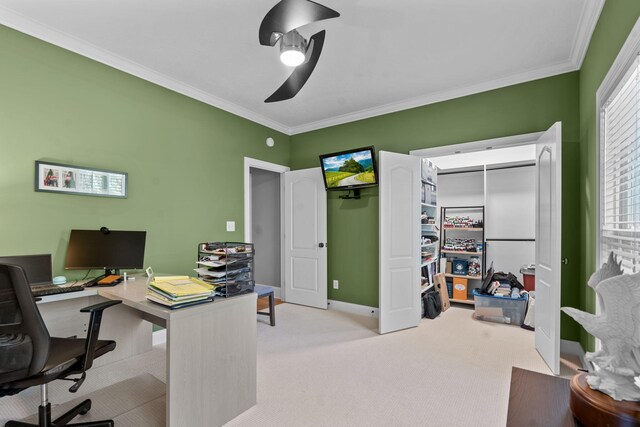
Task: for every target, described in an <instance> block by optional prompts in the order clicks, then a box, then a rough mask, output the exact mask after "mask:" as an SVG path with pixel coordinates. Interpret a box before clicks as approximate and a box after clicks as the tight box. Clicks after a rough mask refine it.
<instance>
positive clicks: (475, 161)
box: [410, 123, 562, 374]
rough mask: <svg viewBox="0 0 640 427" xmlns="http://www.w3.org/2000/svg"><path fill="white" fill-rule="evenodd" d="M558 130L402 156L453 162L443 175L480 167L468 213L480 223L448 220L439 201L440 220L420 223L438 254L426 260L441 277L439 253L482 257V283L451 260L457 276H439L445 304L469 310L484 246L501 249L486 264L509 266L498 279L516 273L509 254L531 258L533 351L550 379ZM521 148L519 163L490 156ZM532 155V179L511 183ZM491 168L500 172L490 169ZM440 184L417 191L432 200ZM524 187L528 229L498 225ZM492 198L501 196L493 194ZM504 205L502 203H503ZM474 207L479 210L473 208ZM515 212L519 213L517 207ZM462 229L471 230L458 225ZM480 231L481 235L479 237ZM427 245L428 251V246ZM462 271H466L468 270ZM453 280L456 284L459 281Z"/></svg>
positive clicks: (556, 350)
mask: <svg viewBox="0 0 640 427" xmlns="http://www.w3.org/2000/svg"><path fill="white" fill-rule="evenodd" d="M561 130H562V125H561V123H556V124H554V125H553V126H551V128H549V129H548V130H547V131H546V132H543V133H536V134H527V135H519V136H514V137H506V138H498V139H493V140H486V141H477V142H471V143H466V144H458V145H455V146H446V147H437V148H432V149H424V150H414V151H412V152H411V153H410V154H412V155H415V156H419V157H423V158H428V159H429V162H428V164H431V162H433V161H435V163H436V164H438V158H439V157H442V158H443V160H452V156H455V158H454V160H453V162H451V161H449V165H450V167H451V170H450V172H469V169H470V168H473V167H476V168H477V167H478V166H480V165H481V166H482V176H481V178H482V187H483V197H482V200H481V201H482V203H481V204H478V206H474V207H475V208H479V209H481V215H482V218H480V219H479V220H478V219H477V218H471V217H469V216H467V217H453V216H452V217H449V215H448V214H447V212H446V210H445V208H444V207H443V206H442V205H441V203H442V202H441V201H439V202H438V205H440V206H438V207H440V208H441V209H440V210H439V215H440V218H439V219H437V220H435V221H434V219H433V215H431V216H429V215H427V219H430V220H431V221H432V222H431V223H432V224H438V223H439V224H440V236H439V240H441V241H440V242H439V245H436V246H437V247H440V248H441V253H434V254H431V257H433V259H437V261H439V262H438V264H439V265H440V270H441V271H442V269H443V268H448V261H447V264H444V263H440V262H441V260H440V259H439V258H440V257H441V256H442V255H444V254H445V252H446V258H447V260H448V258H449V255H450V254H452V255H454V256H458V255H461V254H465V255H466V254H468V255H478V254H479V253H480V254H482V256H483V258H485V259H484V260H483V265H482V266H481V270H480V271H481V272H482V275H477V273H474V275H473V276H471V273H470V272H471V268H470V266H471V265H472V262H470V261H465V260H460V259H458V258H454V259H452V264H453V266H454V268H457V270H456V271H453V272H451V273H449V274H445V277H446V276H455V277H453V282H454V283H453V295H454V299H453V301H456V299H458V300H460V302H465V303H469V304H474V295H471V294H469V293H467V292H468V291H469V290H471V288H472V286H469V283H468V282H469V281H470V280H476V281H478V280H482V278H483V277H484V275H485V273H486V271H487V269H488V265H487V263H486V254H487V252H488V249H489V246H491V245H493V246H495V247H500V246H502V249H500V250H498V251H495V252H494V255H493V257H492V258H494V259H495V260H496V261H497V260H498V259H504V260H509V261H508V262H505V265H504V266H507V265H509V267H508V268H507V269H506V270H505V271H507V270H516V271H517V272H518V273H519V269H517V265H516V264H517V263H518V262H519V260H520V258H518V257H514V256H513V255H514V254H517V255H518V256H525V257H528V258H530V257H531V255H532V253H533V255H534V257H533V260H532V262H531V263H532V264H534V265H535V271H536V275H535V289H536V303H535V310H534V311H535V319H536V320H535V344H536V349H537V350H538V352H539V353H540V355H541V356H542V357H543V359H544V360H545V361H546V363H547V364H548V365H549V367H550V369H551V371H552V372H553V373H554V374H558V373H559V369H560V364H559V361H560V286H561V281H560V272H561V258H560V256H561V255H560V254H561V237H560V236H561V221H560V220H561V206H562V202H561V200H562V197H561V196H562V193H561V183H562V173H561V163H562V150H561V148H562V146H561V144H562V136H561ZM527 145H530V146H531V149H530V150H529V151H530V153H529V154H528V155H527V158H524V159H517V158H516V159H514V158H509V157H506V158H503V156H501V155H499V154H501V153H498V150H496V148H498V149H499V150H500V151H504V152H505V153H507V152H508V151H509V150H520V149H522V150H523V151H524V152H526V151H527V149H528V147H526V146H527ZM532 155H533V160H534V163H533V165H534V173H529V172H526V171H525V170H524V169H523V170H522V171H520V172H519V173H518V174H519V175H521V176H519V177H518V178H514V177H513V176H511V175H513V173H512V172H511V171H509V169H514V168H513V167H511V166H518V167H520V166H523V165H518V164H517V163H518V162H520V163H521V162H522V161H525V162H527V161H529V162H530V161H531V157H532ZM447 158H449V159H447ZM510 162H511V163H514V162H515V163H516V164H512V165H511V166H510ZM445 163H446V162H445ZM443 164H444V163H441V164H440V165H438V166H439V168H443V169H444V167H443ZM451 165H453V166H451ZM489 165H491V166H489ZM496 165H500V166H498V167H497V168H496ZM456 169H458V170H456ZM507 175H508V176H507ZM505 179H506V180H505ZM478 181H480V179H477V180H471V181H470V182H469V184H468V185H467V186H464V185H463V186H461V185H460V183H458V184H457V185H455V187H456V188H457V189H460V188H462V189H463V190H464V189H466V188H468V187H469V186H472V185H473V184H474V183H477V182H478ZM518 181H519V182H520V183H521V184H523V185H524V186H523V188H524V190H523V189H520V188H515V187H517V185H516V186H515V187H514V184H515V183H517V182H518ZM423 183H424V181H423ZM505 183H506V184H505ZM442 184H443V183H441V182H440V180H439V179H438V184H437V187H436V185H435V182H431V183H429V182H427V183H426V184H423V187H424V186H425V185H427V188H428V189H429V188H432V190H431V192H432V193H436V188H438V190H439V189H440V188H441V187H443V185H442ZM528 184H534V185H535V191H533V197H530V199H531V200H529V201H525V203H524V204H525V205H527V204H528V205H529V206H530V207H533V209H529V211H528V212H529V213H531V214H532V215H524V216H523V217H529V219H530V221H527V224H528V226H525V227H523V226H522V225H521V224H519V223H518V221H517V220H518V218H515V219H516V220H515V221H506V220H505V218H507V217H506V216H505V215H504V213H505V212H506V213H507V216H508V215H510V214H512V213H515V212H514V211H515V209H513V208H510V207H509V206H507V207H504V208H503V207H502V206H501V204H505V203H507V204H509V203H511V201H510V200H513V199H514V197H515V198H516V199H518V198H522V197H523V196H526V194H528V193H532V191H531V190H532V189H533V187H532V186H531V185H528ZM488 186H490V187H492V188H491V190H492V191H494V192H495V191H497V194H498V196H497V197H495V195H492V196H491V197H489V196H488V191H487V190H488ZM527 186H528V187H529V188H528V191H527V189H526V187H527ZM423 190H424V188H423ZM478 192H479V191H477V192H476V193H478ZM500 192H502V193H504V194H500ZM423 193H425V191H423ZM427 193H428V192H427ZM437 193H440V191H437ZM463 193H464V191H463ZM424 196H425V194H423V196H422V197H423V200H422V205H423V208H424V206H425V201H424ZM505 200H506V201H507V202H505ZM478 202H480V200H479V201H478ZM429 203H430V204H432V205H435V204H436V203H435V202H434V201H431V202H429ZM467 203H468V201H465V202H463V205H467ZM492 203H493V204H494V205H495V206H494V207H493V208H492V209H490V210H489V211H488V212H487V218H485V208H487V209H489V208H490V206H489V205H490V204H492ZM516 204H518V205H520V203H516ZM466 207H468V205H467V206H465V208H466ZM520 207H523V206H520ZM458 209H460V208H458ZM423 210H424V209H423ZM521 212H522V211H521ZM423 216H424V212H423ZM489 216H491V217H492V218H491V219H492V220H491V221H490V220H489ZM507 219H508V218H507ZM467 223H468V224H473V225H466V224H467ZM485 227H487V228H486V229H485ZM492 229H493V231H492ZM527 229H528V233H530V232H531V231H534V235H533V238H531V237H527V236H514V237H513V238H511V237H508V236H505V234H512V233H514V231H517V232H518V234H520V233H521V231H525V232H526V231H527ZM447 230H453V231H455V232H467V231H469V232H470V231H474V232H482V239H481V240H478V239H477V238H466V239H460V238H459V239H454V238H451V239H450V238H449V236H446V235H445V234H443V232H444V231H447ZM485 231H487V232H488V234H492V233H493V234H495V235H490V236H485V234H484V233H485ZM528 233H527V234H528ZM427 237H429V236H427ZM445 237H446V241H445ZM485 237H486V238H485ZM423 240H424V236H423ZM436 240H437V239H436ZM427 243H428V244H432V243H429V242H427ZM514 244H517V245H519V246H520V248H516V249H514V248H510V246H513V245H514ZM465 245H466V246H465ZM485 245H486V246H485ZM527 246H533V250H531V248H529V250H527V249H526V247H527ZM467 247H471V248H472V249H468V248H467ZM427 258H428V256H427ZM472 258H473V257H472ZM500 262H502V261H500ZM477 264H478V260H477V257H476V260H475V261H474V262H473V266H474V271H475V269H477V267H476V266H477ZM443 265H447V267H443ZM465 265H468V266H469V269H468V270H467V268H466V267H465ZM456 266H457V267H456ZM495 267H496V269H497V270H500V269H502V268H501V267H500V266H495ZM445 271H446V270H445ZM460 272H461V273H460ZM512 272H513V271H512ZM514 273H515V272H514ZM461 275H462V276H463V277H464V278H462V279H460V276H461ZM456 280H458V285H456V284H455V281H456ZM523 281H524V280H523ZM473 287H477V286H473ZM492 289H493V288H492ZM509 290H510V289H509V288H507V289H506V291H509ZM456 291H458V293H457V295H458V296H456ZM507 293H508V292H507ZM461 295H462V296H461ZM477 295H478V298H480V296H483V297H484V298H486V297H485V296H484V295H481V294H477ZM465 296H466V298H465Z"/></svg>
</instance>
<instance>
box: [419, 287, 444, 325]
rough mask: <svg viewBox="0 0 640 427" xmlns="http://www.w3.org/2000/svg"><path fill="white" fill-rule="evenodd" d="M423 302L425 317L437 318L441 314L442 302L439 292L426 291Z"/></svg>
mask: <svg viewBox="0 0 640 427" xmlns="http://www.w3.org/2000/svg"><path fill="white" fill-rule="evenodd" d="M422 303H423V306H424V310H423V313H422V316H423V317H426V318H427V319H435V318H436V317H438V315H440V312H441V311H442V304H441V302H440V295H439V294H438V293H436V292H425V294H424V295H423V296H422Z"/></svg>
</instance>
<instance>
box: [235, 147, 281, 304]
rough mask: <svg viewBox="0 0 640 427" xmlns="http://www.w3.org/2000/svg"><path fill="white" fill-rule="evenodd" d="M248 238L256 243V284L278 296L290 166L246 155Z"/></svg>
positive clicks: (279, 294)
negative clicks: (286, 178) (286, 177)
mask: <svg viewBox="0 0 640 427" xmlns="http://www.w3.org/2000/svg"><path fill="white" fill-rule="evenodd" d="M244 163H245V164H244V173H245V179H244V198H245V206H244V211H245V212H244V214H245V227H244V239H245V241H247V242H252V243H253V244H254V245H255V251H256V255H259V256H256V257H255V274H254V275H255V281H256V284H259V285H266V286H270V287H272V288H273V292H274V296H275V297H276V298H281V299H284V291H283V286H282V283H283V277H284V276H283V271H284V260H283V253H284V252H283V247H284V246H283V239H282V232H281V230H282V229H283V204H284V198H283V174H284V173H285V172H288V171H289V168H288V167H287V166H282V165H278V164H275V163H269V162H265V161H262V160H256V159H251V158H248V157H245V162H244Z"/></svg>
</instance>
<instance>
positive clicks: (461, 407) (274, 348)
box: [228, 304, 550, 427]
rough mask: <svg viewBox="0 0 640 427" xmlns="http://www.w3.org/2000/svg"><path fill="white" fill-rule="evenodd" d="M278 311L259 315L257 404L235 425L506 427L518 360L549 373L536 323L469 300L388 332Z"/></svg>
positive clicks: (294, 310)
mask: <svg viewBox="0 0 640 427" xmlns="http://www.w3.org/2000/svg"><path fill="white" fill-rule="evenodd" d="M276 312H277V315H276V321H277V326H276V327H275V328H272V327H270V326H268V325H263V324H260V323H259V324H258V404H257V405H256V406H255V407H253V408H251V409H250V410H249V411H247V412H245V413H244V414H242V415H240V416H239V417H237V418H235V419H234V420H232V421H231V422H229V423H228V426H390V425H393V426H417V425H419V426H470V425H473V426H478V427H480V426H490V427H495V426H502V425H504V424H505V422H506V416H507V405H508V396H509V383H510V377H511V367H512V366H518V367H521V368H525V369H529V370H533V371H538V372H542V373H547V374H549V373H550V372H549V370H548V369H547V367H546V365H545V364H544V362H543V361H542V359H541V358H540V356H539V355H538V353H537V352H536V350H535V348H534V334H533V333H532V332H530V331H526V330H524V329H521V328H519V327H515V326H509V325H502V324H495V323H488V322H481V321H477V320H474V319H472V317H471V316H472V313H473V311H472V310H469V309H465V308H457V307H452V308H450V309H449V310H448V311H447V312H446V313H443V314H442V315H441V316H440V317H439V318H437V319H435V320H426V319H425V320H423V321H422V322H421V324H420V326H419V327H417V328H412V329H407V330H405V331H400V332H396V333H391V334H387V335H378V334H377V333H376V332H375V329H376V328H377V319H375V318H372V317H363V316H356V315H350V314H345V313H340V312H336V311H325V310H317V309H311V308H306V307H301V306H296V305H292V304H283V305H280V306H278V308H277V310H276Z"/></svg>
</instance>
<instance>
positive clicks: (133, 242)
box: [64, 227, 147, 276]
mask: <svg viewBox="0 0 640 427" xmlns="http://www.w3.org/2000/svg"><path fill="white" fill-rule="evenodd" d="M146 237H147V232H146V231H115V230H114V231H111V230H109V229H107V228H106V227H102V229H100V230H71V234H70V236H69V246H68V247H67V260H66V262H65V266H64V268H65V269H66V270H93V269H104V271H105V273H104V274H105V276H106V275H110V274H120V269H121V268H123V269H124V268H143V267H144V247H145V242H146Z"/></svg>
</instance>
